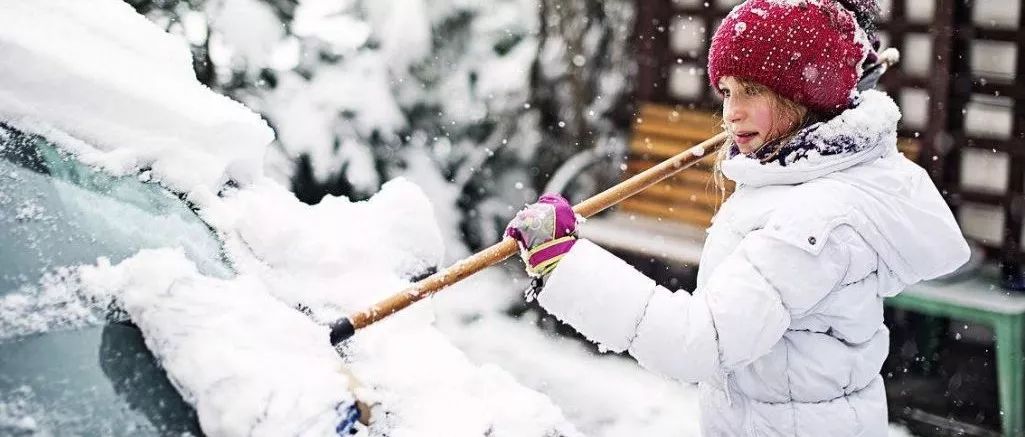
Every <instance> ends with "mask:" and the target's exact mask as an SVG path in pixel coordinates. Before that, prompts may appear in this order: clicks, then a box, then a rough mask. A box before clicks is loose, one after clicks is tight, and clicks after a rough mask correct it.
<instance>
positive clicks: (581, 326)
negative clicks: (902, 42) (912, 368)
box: [538, 91, 968, 436]
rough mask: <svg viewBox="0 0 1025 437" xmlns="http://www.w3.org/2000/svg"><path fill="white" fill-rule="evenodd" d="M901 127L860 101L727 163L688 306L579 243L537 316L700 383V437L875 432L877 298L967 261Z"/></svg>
mask: <svg viewBox="0 0 1025 437" xmlns="http://www.w3.org/2000/svg"><path fill="white" fill-rule="evenodd" d="M898 118H899V112H898V111H897V108H896V105H894V104H893V101H892V100H891V99H890V98H889V97H887V96H886V95H885V94H882V93H879V92H875V91H868V92H865V93H864V94H863V100H862V102H861V103H860V104H859V105H858V106H857V107H855V108H852V109H850V110H847V111H845V112H844V113H842V114H841V115H839V116H837V117H835V118H834V119H831V120H829V121H827V122H824V123H819V124H816V125H813V126H810V127H808V128H805V129H804V130H802V131H801V132H799V133H798V134H797V135H796V136H795V137H794V139H792V140H790V141H789V142H788V143H785V144H784V145H782V146H781V148H780V149H778V150H779V153H778V154H776V155H774V158H773V160H772V161H769V162H765V160H764V159H761V157H757V156H756V157H748V156H744V155H740V154H737V153H733V154H732V155H731V157H730V158H729V159H727V160H726V161H725V162H724V163H723V171H724V174H725V175H726V176H727V177H729V178H730V179H732V180H734V181H736V182H737V187H738V188H737V190H736V191H735V192H734V194H733V195H732V196H730V199H729V200H728V201H727V202H726V203H725V204H724V205H723V207H722V208H721V210H720V211H719V213H718V214H717V215H716V217H715V219H714V223H713V225H712V226H711V227H710V228H709V230H708V238H707V239H706V242H705V246H704V249H703V252H702V258H701V264H700V269H699V273H698V287H697V290H695V292H694V293H693V294H690V293H687V292H685V291H678V292H676V293H672V292H670V291H669V290H666V289H665V288H662V287H660V286H656V285H655V283H654V282H653V281H652V280H651V279H649V278H647V277H645V276H644V275H642V274H641V273H639V272H637V271H636V270H634V269H633V268H631V267H630V266H628V265H627V264H626V263H624V262H623V261H621V260H619V259H618V258H616V257H615V256H614V255H612V254H610V253H608V252H606V251H604V250H603V249H601V248H600V247H598V246H596V245H594V244H593V243H590V242H588V241H586V240H582V241H580V242H578V244H577V245H576V246H574V248H573V249H572V250H571V251H570V252H569V253H568V254H567V255H566V257H565V258H564V259H563V260H562V261H561V263H560V265H559V267H558V268H556V269H555V271H554V272H553V273H552V275H551V276H550V277H549V279H548V281H547V283H546V284H545V289H544V290H543V291H542V293H541V294H540V295H539V297H538V299H539V301H540V303H541V305H542V306H543V307H544V308H545V309H546V310H547V311H549V312H550V313H552V314H553V315H555V316H557V317H559V318H560V319H562V320H563V321H566V322H567V323H569V324H571V325H572V326H573V327H574V328H576V329H577V330H578V331H579V332H581V333H582V334H584V335H585V336H587V337H588V338H590V339H591V340H593V341H595V342H597V343H599V344H600V345H602V346H603V347H605V348H608V349H610V350H613V351H624V350H628V351H629V352H630V353H631V354H632V355H633V356H634V357H635V358H637V360H638V362H640V363H641V364H642V365H644V366H645V367H647V368H649V369H651V370H654V371H657V372H660V373H663V374H665V375H668V376H670V377H673V378H676V379H680V380H683V381H698V382H700V383H701V406H702V427H703V429H704V431H705V434H706V435H801V436H804V435H808V436H812V435H816V436H817V435H834V436H844V435H851V436H854V435H868V436H874V435H884V434H885V429H886V400H885V392H884V390H883V383H882V378H881V377H880V376H879V374H878V373H879V369H880V367H881V366H882V363H883V360H885V358H886V355H887V353H888V351H887V349H888V336H889V334H888V331H887V330H886V327H885V326H884V325H883V318H882V313H883V298H884V297H886V296H892V295H894V294H896V293H899V292H900V291H901V290H902V289H903V288H904V287H906V286H907V285H910V284H912V283H915V282H918V281H920V280H923V279H930V278H932V277H935V276H938V275H941V274H944V273H947V272H949V271H951V270H953V269H955V268H956V267H958V266H960V265H961V264H962V263H964V262H965V261H966V260H967V257H968V248H967V243H966V242H965V241H964V238H963V237H962V235H961V233H960V230H959V229H958V227H957V224H956V223H955V221H954V219H953V216H952V215H951V213H950V210H949V208H948V207H947V206H946V204H945V203H944V202H943V199H942V198H941V196H940V195H939V193H938V192H937V190H936V188H935V186H934V185H933V184H932V182H931V181H930V180H929V178H928V176H927V175H926V174H925V172H924V171H923V170H922V169H921V168H919V167H917V166H916V165H915V164H914V163H911V162H910V161H908V160H907V159H906V158H904V157H903V156H901V155H900V154H899V153H898V152H897V150H896V122H897V119H898ZM585 226H586V224H585Z"/></svg>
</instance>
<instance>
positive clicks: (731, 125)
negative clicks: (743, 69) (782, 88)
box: [719, 76, 807, 155]
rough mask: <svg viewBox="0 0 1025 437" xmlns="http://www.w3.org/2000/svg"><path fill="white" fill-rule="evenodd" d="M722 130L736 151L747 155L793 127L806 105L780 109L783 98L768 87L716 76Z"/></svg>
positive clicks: (731, 77) (800, 117) (801, 116)
mask: <svg viewBox="0 0 1025 437" xmlns="http://www.w3.org/2000/svg"><path fill="white" fill-rule="evenodd" d="M719 92H720V93H721V94H722V96H723V108H722V115H723V121H724V125H725V127H726V130H727V131H728V132H729V134H730V136H731V138H732V140H733V143H734V144H736V145H737V148H738V149H740V153H743V154H745V155H750V154H751V153H754V152H755V151H756V150H758V149H759V148H760V147H762V146H763V145H765V144H766V143H768V142H769V141H772V140H774V139H777V138H779V137H782V136H783V135H785V134H787V133H788V132H790V131H792V130H794V129H795V128H797V126H798V125H799V123H800V122H801V119H803V118H804V115H805V113H806V112H807V109H805V108H804V107H799V108H798V109H799V110H798V111H786V110H782V109H783V105H781V104H780V103H781V100H782V99H783V98H782V97H780V96H779V95H777V94H776V93H774V92H772V90H770V89H768V88H766V87H764V86H761V85H758V84H754V83H744V82H741V81H739V80H737V79H736V78H735V77H733V76H725V77H723V78H721V79H719Z"/></svg>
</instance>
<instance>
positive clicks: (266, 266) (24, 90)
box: [0, 0, 578, 436]
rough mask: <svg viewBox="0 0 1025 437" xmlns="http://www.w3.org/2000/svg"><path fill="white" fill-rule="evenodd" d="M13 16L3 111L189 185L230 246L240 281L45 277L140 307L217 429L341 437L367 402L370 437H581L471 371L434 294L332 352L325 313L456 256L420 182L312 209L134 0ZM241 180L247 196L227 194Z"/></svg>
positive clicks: (262, 136) (8, 9)
mask: <svg viewBox="0 0 1025 437" xmlns="http://www.w3.org/2000/svg"><path fill="white" fill-rule="evenodd" d="M0 6H2V7H3V9H4V11H5V12H4V14H0V56H2V58H3V59H4V62H3V64H2V65H0V120H2V121H4V122H5V123H8V124H10V125H12V126H15V127H17V128H19V129H22V130H25V131H30V132H34V133H39V134H41V135H43V136H45V137H47V138H48V139H50V140H51V141H54V142H56V143H57V144H58V145H60V146H62V147H64V148H66V149H68V150H69V151H71V152H73V153H75V154H76V156H77V157H78V158H79V159H80V160H82V161H84V162H86V163H88V164H92V165H95V166H98V167H100V168H102V169H104V170H106V171H108V172H110V173H113V174H118V175H133V174H137V173H139V172H143V171H145V172H146V174H147V175H148V176H150V177H152V179H153V180H156V181H158V182H159V183H161V184H162V185H164V186H166V187H169V188H171V189H172V190H174V191H176V192H180V193H185V194H187V198H188V199H189V200H190V201H191V202H192V203H193V204H194V205H197V206H198V207H199V214H200V215H201V216H202V217H203V218H204V219H205V220H206V221H207V223H209V224H210V225H211V226H213V227H214V229H215V231H216V232H217V233H218V235H219V236H221V238H222V239H223V240H224V242H225V251H226V255H227V256H228V258H229V259H230V261H231V263H232V265H233V266H234V268H235V269H236V271H237V273H238V274H237V276H235V277H234V278H231V279H223V278H215V277H209V276H205V275H203V274H202V273H200V272H199V271H198V270H197V269H196V267H195V265H194V263H193V262H192V261H191V260H189V259H188V257H186V256H185V254H184V252H183V251H182V250H180V249H178V248H167V249H157V250H145V251H142V252H140V253H138V254H136V255H135V256H133V257H131V258H129V259H127V260H125V261H122V262H121V263H118V264H116V265H111V264H110V263H109V262H108V261H106V260H104V259H100V260H98V261H97V263H96V264H95V265H91V266H82V267H80V268H78V269H77V275H69V276H75V279H74V280H75V281H78V283H80V284H81V287H82V289H81V290H76V291H72V290H71V288H72V287H64V286H63V285H66V284H67V282H63V281H57V282H58V283H57V284H40V286H41V287H43V288H45V289H46V291H45V293H44V294H46V293H50V294H53V293H57V294H60V293H83V294H84V295H85V297H86V298H87V299H88V300H91V301H95V302H105V301H107V300H110V299H112V300H113V301H115V302H117V303H118V304H119V305H120V306H121V307H122V308H123V309H125V310H126V311H127V313H128V314H129V315H130V317H131V319H132V321H133V322H134V323H135V324H136V325H138V326H139V328H140V329H141V330H142V332H143V334H144V337H145V341H146V344H147V346H148V347H149V348H150V350H152V351H153V353H154V355H155V356H156V357H157V358H158V359H159V361H160V363H161V365H162V366H163V367H164V369H165V370H166V371H167V373H168V376H169V378H170V379H171V381H172V382H173V383H174V384H175V386H176V388H177V389H178V390H179V392H180V393H181V394H182V396H183V398H185V400H186V401H188V402H189V403H190V404H191V405H193V406H194V407H195V408H196V410H197V413H198V415H199V418H200V424H201V426H202V428H203V431H204V432H205V433H207V434H209V435H296V434H308V435H324V434H331V433H334V431H335V429H334V427H335V426H336V425H337V424H338V423H339V422H340V420H341V419H342V416H343V415H344V410H345V407H347V406H349V405H351V403H352V400H353V398H354V396H355V397H359V398H361V399H362V400H364V401H366V402H369V403H372V404H375V405H376V407H375V420H374V422H373V423H372V424H371V426H370V427H369V428H360V429H359V431H360V433H361V434H365V435H391V436H403V435H406V436H429V435H445V436H450V435H456V436H458V435H492V436H522V435H538V436H540V435H566V436H571V435H577V434H578V433H577V431H576V430H575V429H574V427H573V426H572V425H571V424H569V423H568V422H567V420H566V419H565V418H564V417H563V414H562V412H561V411H560V410H559V408H557V407H556V406H555V405H554V404H553V403H552V402H551V401H550V400H549V399H548V398H547V397H545V396H544V395H542V394H540V393H538V392H536V391H533V390H530V389H528V388H525V387H523V386H521V385H520V384H519V383H517V382H516V381H515V380H514V379H513V378H512V377H511V376H510V375H509V374H508V373H506V372H505V371H504V370H502V369H500V368H499V367H497V366H493V365H485V366H478V365H475V364H474V363H472V362H470V360H469V359H467V358H466V357H465V356H464V355H463V353H462V352H460V351H459V350H458V349H456V348H455V347H454V346H453V345H452V344H451V343H450V342H449V341H448V340H447V339H446V338H445V337H444V336H443V335H442V334H441V333H440V332H439V331H437V330H436V329H435V328H434V327H433V325H432V323H433V313H432V312H431V310H430V307H429V306H426V305H428V303H421V304H418V305H415V306H413V307H411V308H409V309H407V310H405V311H403V312H401V313H398V314H396V315H394V316H392V317H390V318H389V319H387V320H384V321H382V322H380V323H378V324H376V325H374V326H372V327H369V328H367V329H366V330H364V331H361V332H360V334H359V335H358V336H356V337H355V338H353V339H352V340H350V341H349V342H347V343H346V344H345V345H344V346H343V348H342V349H341V350H340V351H336V350H335V349H334V348H332V346H331V345H330V343H329V341H328V336H327V329H326V328H325V326H324V324H325V323H326V322H328V321H331V320H333V319H335V318H337V317H339V316H341V315H343V314H346V313H349V312H352V311H356V310H360V309H363V307H365V306H366V305H368V304H370V303H373V302H376V301H377V300H378V299H380V298H382V297H384V296H386V295H389V294H391V293H394V292H395V291H398V290H400V289H402V288H403V287H404V286H406V285H408V280H409V278H410V277H411V276H413V275H417V274H421V273H424V272H426V271H428V270H429V269H430V268H432V267H434V266H437V265H438V264H439V263H440V262H441V260H442V257H443V244H442V238H441V236H440V233H439V230H438V226H437V224H436V222H435V220H434V218H433V211H432V207H431V205H430V203H429V201H428V200H427V197H426V196H425V194H424V193H423V192H422V191H421V190H420V189H419V188H418V187H417V186H415V185H413V184H411V183H409V182H407V181H404V180H395V181H391V182H389V183H387V184H385V185H384V186H383V187H382V190H381V192H380V193H378V194H377V195H375V196H374V197H373V198H372V199H371V200H369V201H367V202H350V201H349V200H348V199H345V198H336V197H328V198H326V199H324V201H322V202H321V203H320V204H318V205H316V206H309V205H305V204H302V203H300V202H299V201H298V200H297V199H296V198H295V197H294V196H293V195H292V194H291V193H290V192H288V191H287V190H286V189H285V188H284V187H281V186H280V185H277V184H276V183H274V182H272V181H270V180H269V179H267V178H265V177H264V176H263V175H262V173H261V165H262V157H263V153H264V148H265V146H266V144H267V143H269V142H270V141H271V140H272V132H271V131H270V129H269V128H268V126H267V125H266V123H265V122H264V121H263V120H261V119H260V118H259V116H257V115H256V114H255V113H253V112H251V111H249V110H248V109H246V108H245V107H243V106H242V105H240V104H238V103H236V102H233V101H231V100H229V99H227V98H225V97H222V96H219V95H216V94H215V93H213V92H211V91H210V90H209V89H206V88H205V87H203V86H202V85H200V84H199V83H198V82H197V81H196V79H195V77H194V74H193V73H192V70H191V68H190V58H189V54H188V51H187V49H186V48H185V46H184V45H183V44H182V43H181V42H180V41H178V40H177V39H175V38H173V37H171V36H169V35H167V34H165V33H163V32H162V31H160V29H158V28H157V27H154V26H153V25H152V24H150V23H149V22H147V21H146V20H145V19H144V18H143V17H141V16H138V15H136V14H135V12H134V11H133V10H132V9H131V8H130V7H129V6H128V5H126V4H123V3H121V2H118V1H116V0H59V1H58V0H55V1H50V2H21V1H14V0H0ZM228 180H233V181H235V182H236V183H237V186H238V187H239V188H227V189H226V188H225V183H226V182H227V181H228ZM61 276H63V275H61ZM54 277H55V276H53V275H51V276H48V278H50V279H48V280H50V281H52V280H53V278H54ZM48 296H49V294H48ZM48 298H49V299H55V300H60V299H61V297H59V296H58V297H54V296H49V297H48ZM76 310H77V311H80V309H76ZM53 317H57V318H60V317H63V316H61V315H59V314H58V315H54V316H53ZM83 319H84V320H82V323H99V322H100V321H99V320H95V319H92V318H83ZM58 325H59V326H63V327H67V326H66V325H61V324H58ZM35 326H38V327H39V328H37V330H36V331H34V332H44V331H45V330H47V329H51V328H50V325H49V324H47V323H46V321H37V324H36V325H35ZM339 352H341V353H339ZM344 369H349V370H351V372H352V373H353V374H355V376H356V377H357V378H358V379H359V380H360V381H361V382H362V384H363V385H362V386H361V387H356V386H354V385H352V384H353V381H352V380H351V379H350V378H349V377H348V376H346V373H345V372H344V371H343V370H344ZM44 422H45V421H32V423H37V424H38V423H44ZM54 431H56V430H54Z"/></svg>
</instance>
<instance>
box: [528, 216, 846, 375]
mask: <svg viewBox="0 0 1025 437" xmlns="http://www.w3.org/2000/svg"><path fill="white" fill-rule="evenodd" d="M822 244H824V245H825V247H823V250H822V251H821V252H819V253H817V254H814V253H811V252H808V251H806V250H804V249H801V248H799V247H796V246H794V245H792V244H789V243H787V242H784V241H782V240H780V239H777V238H775V237H773V236H771V235H769V234H768V233H764V232H762V231H754V232H751V233H749V234H748V235H747V236H745V237H744V239H743V240H742V241H741V243H740V244H739V245H738V247H737V248H736V249H735V250H734V251H733V252H732V253H731V254H730V255H728V256H727V257H726V259H725V260H723V261H722V262H721V263H720V264H719V265H718V266H717V267H716V269H715V271H714V272H712V273H711V276H710V277H709V279H708V281H707V283H706V284H705V285H704V287H702V288H701V289H699V290H697V291H696V292H695V293H694V294H693V295H691V294H689V293H687V292H685V291H678V292H676V293H673V292H670V291H669V290H667V289H665V288H663V287H661V286H657V285H655V283H654V281H652V280H651V279H650V278H647V277H645V276H644V275H643V274H641V273H640V272H638V271H636V270H635V269H633V268H632V267H630V266H629V265H627V264H626V263H625V262H623V261H622V260H620V259H619V258H617V257H616V256H615V255H612V254H611V253H609V252H607V251H605V250H603V249H601V248H600V247H598V246H597V245H595V244H593V243H591V242H589V241H586V240H581V241H579V242H578V243H577V244H576V245H575V246H574V247H573V249H572V250H571V251H570V253H569V254H567V255H566V257H565V258H563V260H562V261H561V262H560V264H559V266H558V267H557V268H556V269H555V271H554V272H553V273H552V275H551V277H550V278H549V281H548V283H547V284H546V286H545V289H544V291H543V292H542V293H541V294H540V296H539V298H538V300H539V301H540V303H541V305H542V306H543V307H544V308H545V309H546V310H547V311H548V312H550V313H552V314H553V315H555V316H556V317H558V318H560V319H561V320H563V321H565V322H567V323H569V324H570V325H572V326H573V327H574V328H575V329H577V331H579V332H581V333H582V334H584V335H585V336H586V337H588V338H589V339H591V340H592V341H595V342H597V343H598V344H599V345H601V346H602V347H604V348H606V349H609V350H612V351H616V352H621V351H624V350H629V352H630V354H631V355H633V356H634V358H636V359H637V361H638V362H639V363H640V364H641V365H643V366H644V367H646V368H648V369H649V370H652V371H655V372H658V373H661V374H664V375H666V376H669V377H672V378H675V379H678V380H682V381H686V382H697V381H701V380H706V379H709V378H711V377H714V376H716V375H719V374H720V373H721V372H724V371H725V372H729V371H732V370H734V369H737V368H739V367H743V366H744V365H747V364H748V363H750V362H752V361H754V360H755V359H757V358H759V357H761V356H762V355H764V354H766V353H768V352H769V350H770V348H771V347H772V346H773V345H774V344H776V343H777V342H778V341H779V340H780V338H781V337H782V336H783V333H784V332H785V331H786V329H787V327H788V326H789V325H790V320H791V316H792V315H796V314H803V313H805V312H808V311H810V310H811V309H812V308H813V307H814V305H815V304H816V303H818V302H819V301H820V300H822V298H823V297H825V295H826V294H828V293H829V291H831V290H832V289H833V288H834V287H835V286H836V285H837V284H838V283H839V282H840V281H841V280H842V278H843V277H844V275H845V273H846V270H847V264H848V261H849V257H848V255H847V253H846V252H847V250H846V248H845V244H843V242H842V241H841V240H839V239H836V238H833V237H830V238H829V239H828V241H826V242H824V243H822Z"/></svg>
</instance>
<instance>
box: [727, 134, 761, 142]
mask: <svg viewBox="0 0 1025 437" xmlns="http://www.w3.org/2000/svg"><path fill="white" fill-rule="evenodd" d="M757 135H758V132H737V133H736V134H734V135H733V137H734V139H735V141H736V143H737V144H747V143H749V142H751V140H753V139H754V138H755V136H757Z"/></svg>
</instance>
